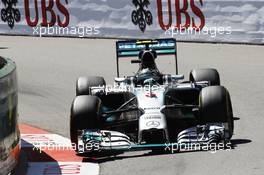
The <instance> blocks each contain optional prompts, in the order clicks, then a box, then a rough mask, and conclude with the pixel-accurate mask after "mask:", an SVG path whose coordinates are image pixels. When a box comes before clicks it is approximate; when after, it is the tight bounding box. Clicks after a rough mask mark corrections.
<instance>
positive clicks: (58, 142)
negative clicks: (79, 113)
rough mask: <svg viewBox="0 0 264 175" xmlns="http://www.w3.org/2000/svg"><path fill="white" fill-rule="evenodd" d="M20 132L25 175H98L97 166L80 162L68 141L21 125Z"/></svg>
mask: <svg viewBox="0 0 264 175" xmlns="http://www.w3.org/2000/svg"><path fill="white" fill-rule="evenodd" d="M20 130H21V136H22V142H21V146H22V151H23V152H24V154H25V155H26V157H27V161H28V168H27V174H26V175H36V174H37V175H69V174H74V175H84V174H85V175H98V174H99V165H98V164H95V163H84V162H82V160H83V159H82V158H81V157H78V156H76V155H75V152H74V150H72V149H71V142H70V140H69V139H67V138H65V137H62V136H60V135H57V134H50V133H48V132H46V131H44V130H41V129H37V128H34V127H31V126H28V125H23V124H22V125H20Z"/></svg>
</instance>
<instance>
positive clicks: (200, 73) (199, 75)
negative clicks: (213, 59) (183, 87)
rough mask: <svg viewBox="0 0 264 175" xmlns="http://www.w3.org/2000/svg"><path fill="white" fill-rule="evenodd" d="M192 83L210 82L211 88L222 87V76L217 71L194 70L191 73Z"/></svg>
mask: <svg viewBox="0 0 264 175" xmlns="http://www.w3.org/2000/svg"><path fill="white" fill-rule="evenodd" d="M189 79H190V81H191V82H197V81H208V82H209V83H210V85H211V86H215V85H218V86H219V85H220V76H219V73H218V71H217V70H216V69H194V70H192V71H191V72H190V78H189Z"/></svg>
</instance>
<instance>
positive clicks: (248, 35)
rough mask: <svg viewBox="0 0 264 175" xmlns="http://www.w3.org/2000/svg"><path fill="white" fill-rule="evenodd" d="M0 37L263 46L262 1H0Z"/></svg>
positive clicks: (263, 2) (263, 15)
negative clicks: (171, 40)
mask: <svg viewBox="0 0 264 175" xmlns="http://www.w3.org/2000/svg"><path fill="white" fill-rule="evenodd" d="M0 9H1V19H0V33H1V34H25V35H37V36H75V37H115V38H159V37H167V38H168V37H174V38H176V39H178V40H184V41H214V42H239V43H241V42H242V43H256V44H263V43H264V39H263V36H264V0H1V1H0Z"/></svg>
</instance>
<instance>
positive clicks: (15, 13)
mask: <svg viewBox="0 0 264 175" xmlns="http://www.w3.org/2000/svg"><path fill="white" fill-rule="evenodd" d="M1 1H2V3H3V4H4V8H3V9H1V19H2V21H4V22H6V23H7V25H8V26H9V27H10V28H11V29H13V27H14V25H15V22H19V21H20V20H21V15H20V12H19V10H18V9H17V8H15V7H16V4H17V3H18V1H17V0H1Z"/></svg>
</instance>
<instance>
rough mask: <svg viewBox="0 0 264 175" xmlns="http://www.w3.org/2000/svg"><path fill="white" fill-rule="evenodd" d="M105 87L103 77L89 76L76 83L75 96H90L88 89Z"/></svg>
mask: <svg viewBox="0 0 264 175" xmlns="http://www.w3.org/2000/svg"><path fill="white" fill-rule="evenodd" d="M95 86H105V80H104V78H103V77H98V76H90V77H80V78H79V79H78V80H77V82H76V96H79V95H90V87H95Z"/></svg>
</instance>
